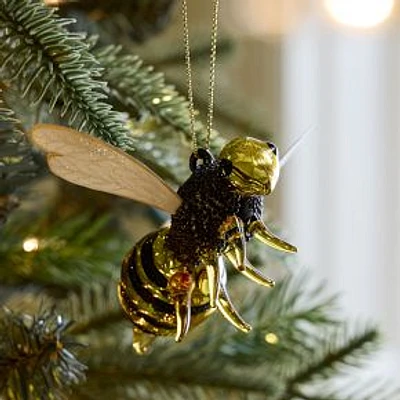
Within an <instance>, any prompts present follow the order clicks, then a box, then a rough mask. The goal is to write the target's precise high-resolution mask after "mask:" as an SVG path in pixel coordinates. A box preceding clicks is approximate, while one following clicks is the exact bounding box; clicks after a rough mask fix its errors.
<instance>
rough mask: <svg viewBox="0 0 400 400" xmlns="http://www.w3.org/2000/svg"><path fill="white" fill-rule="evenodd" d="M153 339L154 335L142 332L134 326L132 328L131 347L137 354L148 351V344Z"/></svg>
mask: <svg viewBox="0 0 400 400" xmlns="http://www.w3.org/2000/svg"><path fill="white" fill-rule="evenodd" d="M155 339H156V337H155V336H153V335H149V334H147V333H144V332H142V331H141V330H140V329H138V328H136V327H135V328H133V341H132V347H133V348H134V350H135V351H136V353H137V354H140V355H142V354H146V353H147V352H148V351H149V348H150V345H151V344H152V343H153V342H154V340H155Z"/></svg>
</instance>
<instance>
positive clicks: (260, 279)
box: [224, 243, 275, 287]
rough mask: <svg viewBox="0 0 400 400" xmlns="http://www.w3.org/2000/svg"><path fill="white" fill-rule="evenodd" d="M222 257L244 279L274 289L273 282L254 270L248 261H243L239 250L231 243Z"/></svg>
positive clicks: (242, 255)
mask: <svg viewBox="0 0 400 400" xmlns="http://www.w3.org/2000/svg"><path fill="white" fill-rule="evenodd" d="M224 255H225V256H226V257H227V258H228V260H229V261H230V262H231V263H232V265H233V266H234V267H235V268H236V269H237V270H238V271H239V272H240V273H241V274H242V275H244V276H245V277H246V278H248V279H250V280H252V281H253V282H256V283H258V284H259V285H262V286H266V287H274V286H275V281H274V280H273V279H271V278H268V277H267V276H265V275H264V274H262V273H261V272H260V271H258V270H257V269H256V268H254V267H253V266H252V265H251V264H250V263H249V261H247V260H245V258H244V253H242V254H241V250H240V248H238V247H237V246H235V245H234V244H233V243H231V244H230V245H229V247H228V249H227V250H226V251H225V252H224Z"/></svg>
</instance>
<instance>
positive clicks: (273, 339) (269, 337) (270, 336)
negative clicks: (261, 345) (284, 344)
mask: <svg viewBox="0 0 400 400" xmlns="http://www.w3.org/2000/svg"><path fill="white" fill-rule="evenodd" d="M265 341H266V342H267V343H268V344H277V343H278V342H279V338H278V336H277V335H275V333H272V332H269V333H267V334H266V335H265Z"/></svg>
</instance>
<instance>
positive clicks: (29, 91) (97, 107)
mask: <svg viewBox="0 0 400 400" xmlns="http://www.w3.org/2000/svg"><path fill="white" fill-rule="evenodd" d="M71 22H72V21H71V20H68V19H63V18H59V17H57V15H56V13H55V11H54V10H52V9H50V8H47V7H46V6H45V5H44V4H43V2H42V1H39V0H22V1H21V0H0V34H1V36H2V46H1V49H0V54H1V58H2V60H3V61H2V63H1V71H2V73H3V80H5V81H7V82H8V83H9V84H13V86H14V88H15V90H17V87H18V90H19V91H20V94H21V96H22V97H25V96H30V98H31V100H32V103H34V104H40V103H41V102H42V101H43V99H44V98H45V97H48V98H49V106H48V107H49V111H50V112H51V111H52V110H53V109H54V108H55V107H56V105H58V104H59V105H60V106H61V116H62V117H63V116H68V118H67V121H68V123H69V124H71V125H74V126H76V127H77V128H78V129H79V130H82V129H84V130H86V131H88V132H93V133H95V134H96V135H98V136H101V137H102V138H103V139H104V140H107V141H109V142H110V143H112V144H114V145H118V146H119V147H121V148H123V149H133V147H134V146H133V143H132V139H131V138H130V137H129V132H128V129H127V128H126V127H125V126H124V122H123V120H122V116H121V115H120V114H119V113H117V112H115V111H112V110H111V106H110V105H108V104H107V103H106V102H105V101H104V99H105V97H106V95H105V93H104V83H103V82H101V81H99V80H98V77H99V76H100V67H99V65H98V63H97V61H96V59H95V58H94V57H93V55H92V54H91V53H90V52H89V51H88V48H89V44H88V43H85V41H84V39H85V37H84V35H81V34H77V33H71V32H69V31H67V30H66V29H65V28H64V26H65V25H67V24H70V23H71Z"/></svg>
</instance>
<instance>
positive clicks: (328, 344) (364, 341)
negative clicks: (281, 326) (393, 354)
mask: <svg viewBox="0 0 400 400" xmlns="http://www.w3.org/2000/svg"><path fill="white" fill-rule="evenodd" d="M343 330H344V329H343V328H342V329H337V330H334V331H333V332H332V333H330V334H329V335H327V336H326V337H324V338H323V339H320V340H318V341H317V343H316V347H315V348H314V349H317V351H315V352H314V354H315V353H316V354H317V355H316V356H314V357H310V358H309V359H308V360H307V359H306V360H304V361H306V362H305V364H304V365H303V366H302V367H300V368H299V370H298V371H297V372H296V374H294V376H292V377H291V378H290V379H289V380H288V386H287V391H286V393H285V395H284V396H282V397H281V400H284V399H286V397H285V396H291V397H295V395H296V393H297V394H298V393H299V385H301V384H304V383H309V382H311V381H313V380H314V379H317V378H320V377H323V378H325V379H326V378H328V377H330V376H333V375H334V374H335V373H337V372H338V369H339V366H340V365H341V364H346V365H349V364H352V365H359V364H360V363H361V362H362V358H363V357H365V356H366V355H367V354H370V353H371V351H373V350H376V348H377V343H378V341H379V335H378V332H377V330H376V329H375V328H367V329H365V330H364V331H363V332H361V333H358V332H357V333H355V334H353V335H352V336H350V337H348V336H347V335H346V334H345V332H343ZM318 342H319V344H318ZM303 396H305V395H303ZM301 398H304V399H305V400H307V399H308V397H301Z"/></svg>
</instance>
